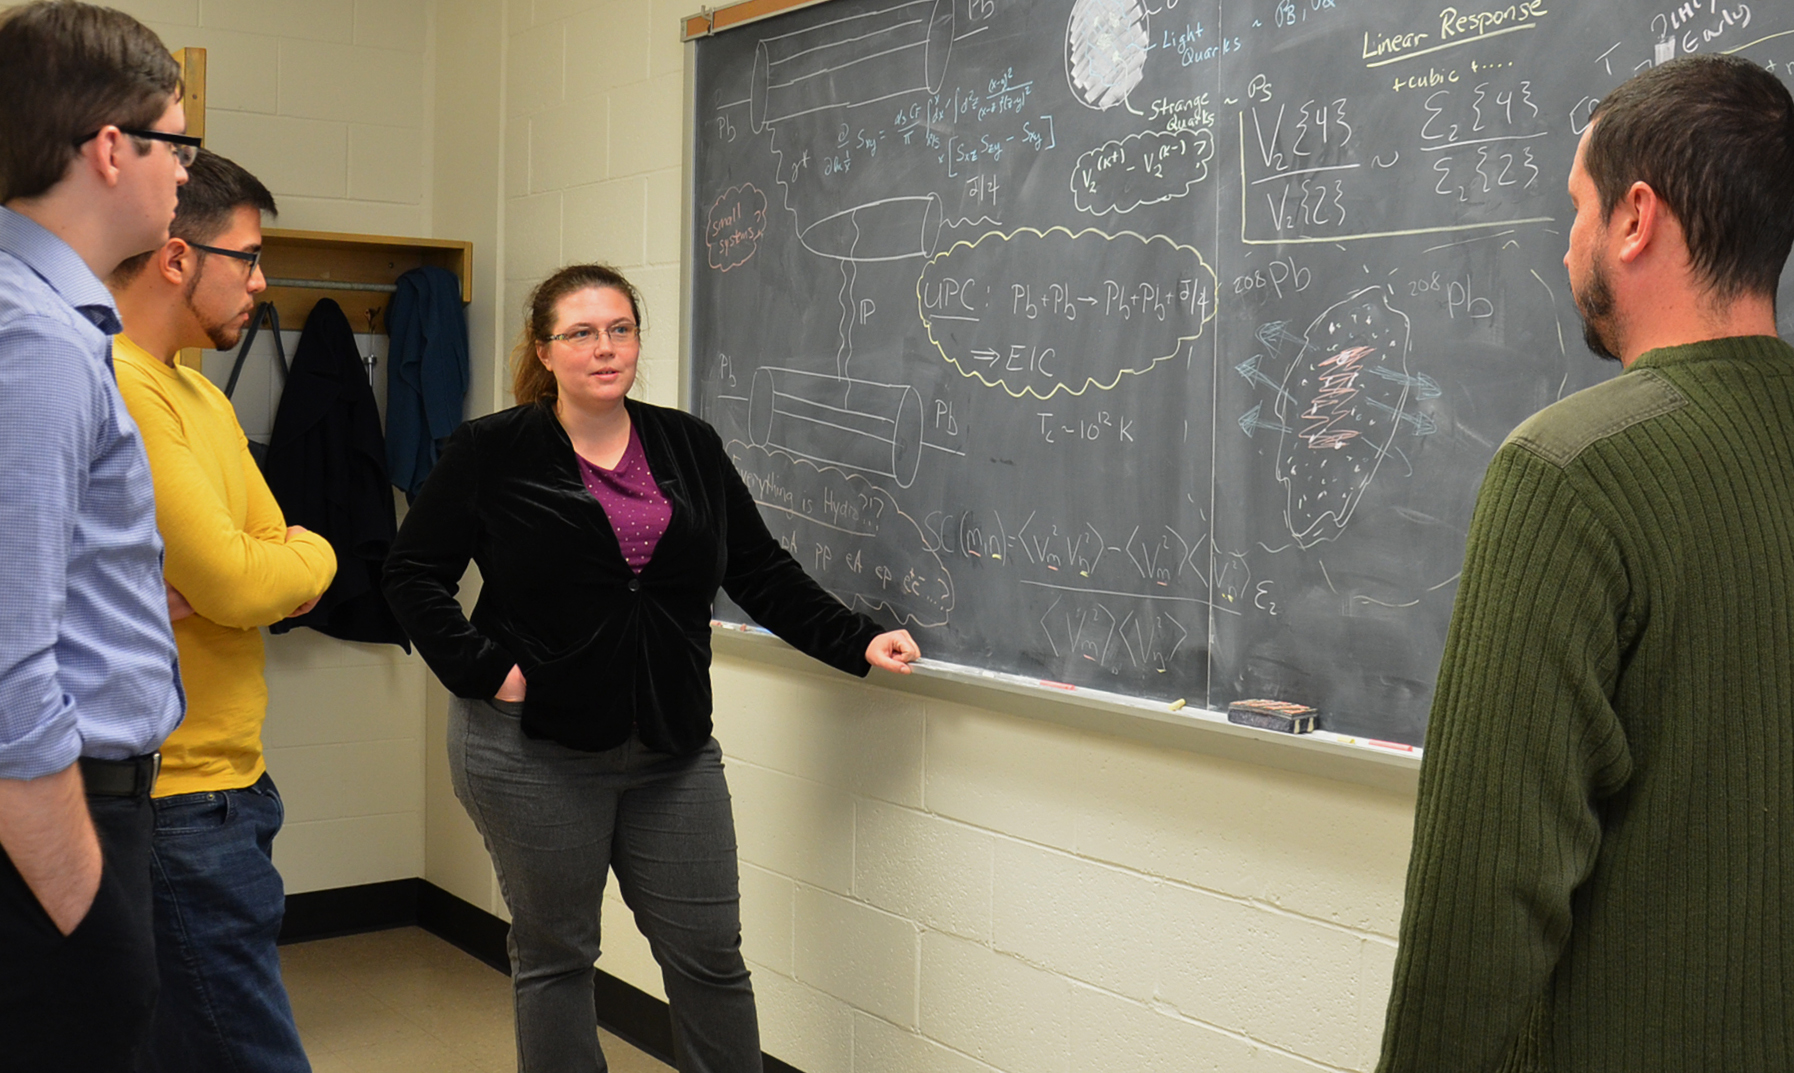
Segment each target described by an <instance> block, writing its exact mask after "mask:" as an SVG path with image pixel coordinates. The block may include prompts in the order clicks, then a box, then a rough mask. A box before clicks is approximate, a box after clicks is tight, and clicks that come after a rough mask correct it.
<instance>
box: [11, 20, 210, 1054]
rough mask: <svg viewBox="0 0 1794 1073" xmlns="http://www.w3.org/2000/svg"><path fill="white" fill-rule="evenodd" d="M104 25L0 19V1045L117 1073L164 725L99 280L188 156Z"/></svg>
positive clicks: (167, 103) (137, 41)
mask: <svg viewBox="0 0 1794 1073" xmlns="http://www.w3.org/2000/svg"><path fill="white" fill-rule="evenodd" d="M179 79H180V74H179V69H178V68H177V67H176V65H175V63H174V60H173V58H172V57H170V56H169V54H168V51H167V49H166V48H164V47H163V45H162V43H161V41H159V40H158V39H157V38H156V35H155V34H153V33H151V32H150V31H149V30H148V29H146V28H145V27H144V26H142V25H141V24H140V23H138V22H137V21H136V20H134V19H132V18H130V17H129V16H127V15H124V14H121V13H120V12H117V11H111V10H108V9H105V8H97V7H90V6H87V5H85V4H78V3H69V2H55V3H37V4H31V5H27V6H24V7H18V8H13V9H11V10H8V11H6V12H3V13H0V101H4V102H5V105H4V107H0V851H3V853H0V1048H4V1053H5V1063H6V1064H7V1066H8V1068H18V1069H32V1070H38V1069H42V1070H52V1069H66V1070H81V1071H83V1073H86V1071H109V1070H121V1071H123V1070H130V1069H132V1068H133V1067H134V1066H135V1065H136V1063H137V1058H138V1055H139V1052H140V1050H141V1046H142V1043H143V1040H144V1038H145V1036H146V1034H147V1029H148V1024H149V1017H150V1013H151V1011H152V1010H153V1008H154V1005H155V995H156V975H155V973H156V967H155V956H154V945H153V939H152V938H151V930H150V907H151V896H150V883H149V844H150V831H151V824H152V820H153V816H152V812H151V807H150V803H149V789H150V786H151V784H152V783H153V781H154V778H155V764H156V749H157V747H158V746H159V745H160V744H161V742H162V739H163V738H165V737H166V736H167V735H168V733H169V731H171V730H172V729H173V728H174V727H175V726H176V725H178V724H179V722H180V719H181V712H182V708H183V698H182V696H181V690H180V674H179V669H178V667H177V666H176V660H175V646H174V638H173V634H172V632H171V631H170V629H169V624H168V605H167V596H166V590H165V588H164V585H163V581H162V545H161V541H160V539H159V538H158V537H157V535H156V528H155V521H156V520H155V504H154V501H153V492H152V486H151V483H150V473H149V466H148V462H147V460H146V459H145V457H144V451H143V443H142V441H141V439H140V438H139V437H138V434H137V427H136V425H135V424H134V423H133V422H132V420H131V417H130V414H129V412H128V411H127V410H126V409H125V406H124V403H123V401H122V400H121V399H120V397H119V393H118V387H117V384H116V383H115V382H114V380H113V376H112V367H111V336H112V334H113V333H115V332H117V331H118V330H119V320H118V311H117V309H116V308H115V307H114V305H113V302H112V298H111V296H110V295H109V294H108V292H107V291H106V288H105V286H104V285H102V284H101V282H100V280H101V278H103V277H104V276H106V275H107V274H109V273H110V272H111V271H112V269H113V268H114V267H115V266H117V264H118V263H119V262H120V261H122V260H124V259H125V258H126V257H130V256H132V255H134V254H137V253H141V252H143V251H144V250H148V249H153V248H155V247H157V246H159V245H161V244H162V242H163V241H164V240H165V239H166V238H167V232H168V224H169V221H170V220H171V219H172V218H173V216H174V209H175V190H176V187H177V186H178V185H179V184H180V183H181V182H183V181H185V179H186V172H185V170H184V169H183V166H182V165H183V161H184V160H191V159H192V153H193V151H194V146H195V145H196V140H195V139H188V138H186V137H184V135H183V133H182V132H183V130H184V129H185V126H186V120H185V117H184V115H183V112H182V108H181V103H180V82H179Z"/></svg>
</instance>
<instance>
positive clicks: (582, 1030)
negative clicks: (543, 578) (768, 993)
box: [448, 698, 761, 1073]
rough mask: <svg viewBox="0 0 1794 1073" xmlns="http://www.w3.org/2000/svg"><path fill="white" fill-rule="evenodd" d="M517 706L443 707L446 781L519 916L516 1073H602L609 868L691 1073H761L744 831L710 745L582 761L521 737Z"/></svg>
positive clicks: (631, 747) (514, 940)
mask: <svg viewBox="0 0 1794 1073" xmlns="http://www.w3.org/2000/svg"><path fill="white" fill-rule="evenodd" d="M521 711H522V705H520V704H508V703H506V702H504V701H487V700H462V699H460V698H456V699H454V700H452V701H450V703H449V727H448V746H449V776H450V778H451V780H452V781H453V783H454V787H455V796H457V797H459V798H460V799H461V804H462V805H463V806H465V807H466V809H467V813H468V815H469V816H471V817H472V818H473V822H474V826H476V827H478V828H479V831H480V835H481V837H483V838H484V839H485V840H486V850H487V852H488V853H490V854H491V855H492V864H493V867H494V868H495V869H496V870H497V872H498V882H499V887H500V888H501V889H502V890H503V892H504V897H505V904H506V905H507V906H509V907H510V910H511V917H512V921H511V937H510V949H511V967H512V970H513V972H512V976H511V979H512V985H511V986H512V995H513V997H514V1001H515V1003H516V1008H517V1061H518V1068H519V1069H520V1070H521V1071H522V1073H602V1071H603V1070H605V1069H606V1068H607V1067H606V1065H605V1061H604V1055H603V1053H602V1052H601V1051H600V1050H599V1048H598V1034H597V1018H596V1015H595V1012H594V1009H593V1006H592V963H593V962H594V961H596V960H597V958H598V935H599V922H598V911H599V905H600V903H601V902H602V900H603V897H604V882H605V873H606V872H607V870H614V871H615V872H616V874H617V885H618V886H619V887H620V888H621V889H622V893H623V900H624V902H625V903H626V904H628V906H629V908H630V910H631V911H633V912H634V913H635V923H636V926H637V927H638V928H640V929H641V932H642V934H643V935H644V936H645V937H646V938H647V940H648V945H649V947H650V949H652V951H653V953H654V960H656V961H657V962H659V963H660V970H661V979H662V981H663V982H664V983H665V985H666V993H667V1002H668V1005H669V1006H670V1007H671V1012H672V1020H673V1060H674V1064H675V1065H676V1066H677V1068H678V1069H679V1070H680V1071H681V1073H760V1069H761V1064H760V1026H759V1022H758V1021H757V1020H756V1017H755V1013H754V989H753V987H752V985H751V984H750V983H749V982H748V970H747V964H746V962H744V961H743V960H742V957H741V898H740V875H739V872H738V871H737V868H736V863H735V819H734V813H733V812H732V811H731V810H730V807H729V786H728V783H727V782H726V781H725V780H724V778H723V760H722V749H721V748H720V747H719V746H718V745H717V744H716V739H714V738H712V739H711V740H710V742H709V743H708V744H706V745H705V746H704V747H703V748H702V749H699V750H698V751H697V752H695V753H692V754H691V755H689V756H669V755H667V754H666V753H657V752H652V751H650V750H649V749H648V748H647V747H646V746H644V745H643V744H642V743H641V740H640V739H638V738H631V739H630V740H629V741H627V742H625V743H624V744H622V745H619V746H617V747H616V748H615V749H608V750H605V751H604V752H585V751H582V750H579V749H569V748H567V747H566V746H564V745H560V744H557V743H555V742H552V741H546V740H543V739H539V738H529V737H525V736H524V733H523V726H522V724H521V722H520V721H519V719H518V716H519V714H520V713H521Z"/></svg>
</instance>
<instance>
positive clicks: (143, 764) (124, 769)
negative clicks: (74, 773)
mask: <svg viewBox="0 0 1794 1073" xmlns="http://www.w3.org/2000/svg"><path fill="white" fill-rule="evenodd" d="M161 770H162V754H161V753H145V754H143V755H142V756H133V757H131V758H130V759H129V760H99V759H96V758H94V757H91V756H84V757H82V758H81V781H82V782H83V783H85V784H86V788H87V792H88V793H90V794H95V795H98V796H100V797H148V796H149V792H150V790H152V789H154V788H155V785H156V775H157V774H158V773H159V772H160V771H161Z"/></svg>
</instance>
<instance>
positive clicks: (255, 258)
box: [126, 131, 262, 276]
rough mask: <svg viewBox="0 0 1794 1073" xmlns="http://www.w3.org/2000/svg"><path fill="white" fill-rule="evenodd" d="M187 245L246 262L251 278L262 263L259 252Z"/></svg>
mask: <svg viewBox="0 0 1794 1073" xmlns="http://www.w3.org/2000/svg"><path fill="white" fill-rule="evenodd" d="M126 133H127V134H128V133H130V132H129V131H126ZM187 245H189V246H192V247H193V248H194V249H196V250H204V251H206V252H207V253H215V254H218V255H219V256H220V257H235V258H236V259H237V260H239V261H247V262H249V274H250V275H252V276H253V275H255V270H256V269H257V268H259V267H260V266H261V263H262V251H261V250H227V249H225V248H224V247H222V246H207V245H204V244H202V243H198V242H189V243H187Z"/></svg>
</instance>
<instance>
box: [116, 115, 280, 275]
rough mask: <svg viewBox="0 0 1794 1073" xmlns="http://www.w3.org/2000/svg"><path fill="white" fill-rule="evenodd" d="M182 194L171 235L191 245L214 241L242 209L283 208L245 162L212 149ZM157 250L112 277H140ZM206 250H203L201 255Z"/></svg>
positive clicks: (196, 162) (190, 171) (204, 152)
mask: <svg viewBox="0 0 1794 1073" xmlns="http://www.w3.org/2000/svg"><path fill="white" fill-rule="evenodd" d="M179 197H180V201H179V204H178V206H177V207H176V208H175V210H174V222H173V223H171V224H169V225H168V235H169V237H170V238H178V239H181V240H183V241H184V242H186V243H187V244H188V245H207V244H210V243H211V241H212V240H213V239H215V238H217V237H218V236H219V235H221V234H223V233H224V232H225V231H226V230H227V229H229V227H230V224H231V216H232V215H233V214H234V213H235V212H236V211H237V210H238V209H241V208H249V209H258V210H260V211H262V212H265V213H267V214H268V215H270V216H273V215H276V214H277V213H278V211H279V210H277V209H276V208H275V207H274V195H273V194H270V193H269V192H268V188H267V187H265V186H263V185H262V182H261V180H260V179H257V178H256V177H255V176H253V175H251V174H249V172H248V171H247V170H246V169H245V168H244V167H243V166H242V165H241V164H238V163H237V162H236V161H234V160H232V159H230V158H229V157H223V156H219V155H218V154H217V153H214V152H212V151H211V150H210V149H201V150H200V151H199V155H198V156H197V157H195V158H194V159H193V163H191V164H189V165H187V182H186V184H185V185H183V186H182V187H181V188H180V195H179ZM155 253H156V251H155V250H148V251H146V252H144V253H140V254H138V255H137V256H135V257H130V258H127V259H125V260H124V261H123V262H121V263H120V264H119V266H118V267H117V268H115V269H113V270H112V276H111V281H112V282H113V283H114V284H117V285H120V286H122V285H124V284H127V283H129V282H131V280H133V279H136V278H137V273H139V272H141V271H143V266H144V265H146V264H148V263H149V259H150V258H151V257H152V256H154V255H155ZM204 253H205V251H203V250H202V251H200V254H201V256H204Z"/></svg>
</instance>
